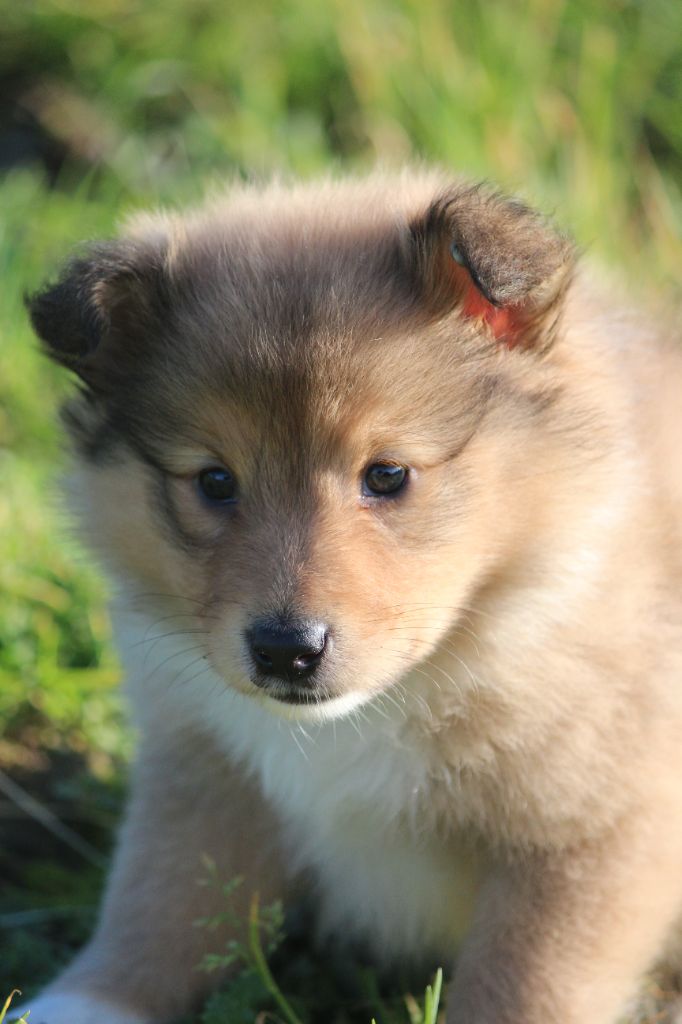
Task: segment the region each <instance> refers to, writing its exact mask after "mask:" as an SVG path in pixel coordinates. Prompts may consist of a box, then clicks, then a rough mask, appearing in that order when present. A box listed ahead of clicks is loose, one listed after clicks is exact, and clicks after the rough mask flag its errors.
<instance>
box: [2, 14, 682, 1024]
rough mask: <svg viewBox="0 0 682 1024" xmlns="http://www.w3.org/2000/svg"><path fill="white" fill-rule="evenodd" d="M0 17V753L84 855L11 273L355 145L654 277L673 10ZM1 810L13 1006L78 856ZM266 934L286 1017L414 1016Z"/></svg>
mask: <svg viewBox="0 0 682 1024" xmlns="http://www.w3.org/2000/svg"><path fill="white" fill-rule="evenodd" d="M0 14H1V15H2V24H3V31H2V34H1V35H0V96H2V97H3V101H2V103H1V104H0V157H1V156H2V154H3V152H12V151H13V150H12V146H14V142H13V140H14V139H15V138H16V130H17V125H18V126H19V127H20V128H21V130H22V131H25V132H28V136H29V137H30V139H32V140H33V141H34V142H35V143H36V147H37V149H36V152H37V151H38V149H39V148H40V146H42V147H43V150H45V152H48V154H49V155H48V156H47V157H45V158H44V159H43V160H42V161H38V162H36V161H35V160H34V161H33V162H30V161H29V162H28V163H27V164H26V165H20V164H19V163H17V162H16V161H15V162H13V163H12V161H10V164H11V166H9V167H8V169H7V171H6V172H5V173H4V175H3V177H2V178H0V281H2V288H1V290H0V364H1V366H2V372H1V373H0V479H1V480H2V488H0V595H1V600H0V769H2V770H3V771H4V772H5V773H7V774H9V775H10V776H11V778H12V779H13V780H14V781H15V782H18V783H19V784H20V785H21V786H23V787H24V788H25V789H26V790H27V791H29V792H30V794H31V795H33V796H34V797H35V798H37V799H38V800H40V801H41V803H42V804H44V805H46V806H47V807H48V808H49V809H50V811H51V812H52V814H53V815H54V816H55V817H56V818H57V820H59V821H62V822H63V823H64V824H66V825H67V826H68V827H70V828H72V829H73V830H74V831H76V832H77V833H78V834H79V835H80V836H82V837H83V838H85V839H86V840H87V842H88V843H89V844H90V845H91V846H92V847H94V848H95V849H96V850H97V851H99V852H100V853H101V854H103V855H105V856H106V855H107V854H108V851H109V849H110V845H111V836H112V828H113V824H114V822H115V820H116V816H117V813H118V810H119V808H120V805H121V799H122V791H123V782H122V778H123V770H124V765H125V763H126V761H127V759H128V757H129V754H130V748H131V740H130V736H129V734H128V732H127V730H126V728H125V725H124V723H123V717H122V714H121V710H120V707H119V703H118V698H117V695H116V689H115V683H116V680H117V677H118V668H117V664H116V660H115V656H114V654H113V652H112V650H111V645H110V638H109V627H108V622H107V617H106V611H105V606H106V585H105V583H104V582H103V581H102V579H101V577H100V575H99V574H98V573H97V571H96V570H95V569H94V568H93V566H92V564H91V562H90V560H89V559H88V558H87V556H84V555H83V553H82V552H81V551H80V550H79V547H78V544H77V543H76V541H75V540H74V538H72V537H71V536H70V535H69V532H68V527H67V525H66V523H67V517H66V516H65V514H64V513H63V511H62V510H61V507H60V502H59V498H58V496H57V487H56V481H57V479H58V477H59V475H60V473H61V472H62V468H63V465H64V457H63V453H62V451H61V447H60V442H59V439H58V434H57V432H56V431H55V428H54V423H55V416H56V409H57V406H58V404H59V400H60V397H61V396H62V395H63V394H64V392H65V390H66V389H67V387H68V382H67V381H66V380H65V376H64V375H63V374H61V373H59V372H57V371H56V370H55V369H54V368H53V367H51V366H50V365H48V363H47V362H46V361H45V360H43V359H42V358H41V357H40V356H39V354H38V352H37V348H36V345H35V343H34V341H33V339H32V338H31V335H30V332H29V329H28V325H27V323H26V318H25V315H24V311H23V304H22V295H23V292H24V291H25V289H27V288H29V289H30V288H32V287H35V286H36V285H37V284H38V282H39V281H40V280H41V279H42V278H43V277H44V276H45V275H47V274H49V273H51V272H52V271H53V269H54V268H55V267H56V265H57V264H58V263H59V261H60V259H61V258H62V256H63V254H64V253H65V252H66V251H67V250H68V249H69V247H71V246H72V245H74V244H75V243H77V242H78V241H79V240H81V239H85V238H92V237H97V236H102V235H108V234H110V233H111V232H112V231H114V230H115V225H116V223H117V222H118V221H120V220H121V219H122V218H123V217H124V216H125V214H126V213H127V212H129V211H131V210H133V209H136V208H139V207H143V206H146V205H149V204H156V203H159V202H173V203H180V202H184V201H191V200H192V199H195V198H197V197H198V196H199V195H200V194H201V193H202V191H203V190H204V188H205V187H207V186H210V185H211V184H212V183H213V182H215V181H216V180H218V179H220V178H221V177H223V176H225V175H227V176H235V175H236V176H240V175H245V174H256V175H267V174H270V173H272V172H278V171H282V172H285V173H288V172H291V173H294V174H298V175H312V174H316V173H319V172H323V171H326V170H328V169H330V168H331V169H333V170H338V169H340V168H341V169H343V168H349V167H350V168H354V169H362V168H364V167H367V166H369V165H371V164H372V163H373V162H374V161H375V160H377V159H380V160H381V161H383V162H384V163H387V164H389V165H390V164H393V165H395V164H400V163H403V162H405V161H406V160H414V159H427V160H432V161H438V162H442V163H445V164H446V165H449V166H452V167H453V168H456V169H457V170H460V171H464V172H466V173H469V174H473V175H478V176H484V177H489V178H492V179H494V180H496V181H498V182H500V183H501V184H502V185H504V186H505V187H507V188H508V189H511V190H514V191H520V192H521V193H522V194H524V195H525V196H526V197H527V198H529V199H531V200H532V201H533V202H535V203H539V204H540V205H541V206H543V207H544V208H545V209H547V210H549V211H554V212H555V214H556V216H557V218H558V220H559V221H560V223H561V224H562V225H563V226H564V227H566V228H567V229H569V230H571V231H572V232H573V233H574V234H575V236H576V237H577V238H578V240H579V241H580V243H581V244H582V245H583V246H584V247H585V248H586V249H588V250H589V251H590V252H591V253H592V254H593V256H594V257H595V258H597V259H598V260H600V261H602V262H603V263H605V264H607V265H614V266H618V267H619V268H620V270H621V272H622V273H623V274H624V275H625V276H626V277H628V278H629V279H630V280H632V281H634V282H635V283H636V286H637V287H643V288H654V289H665V288H667V289H670V288H674V286H675V282H676V281H677V280H678V279H679V266H680V265H681V263H682V241H681V239H682V230H681V228H682V200H681V192H680V187H681V184H682V180H681V179H682V175H681V169H682V5H680V4H679V3H678V2H676V0H647V3H646V4H643V3H639V2H636V0H596V2H588V0H511V2H494V0H493V2H490V0H489V2H486V0H471V2H470V3H466V4H463V3H454V2H449V0H343V2H342V0H328V2H326V3H324V4H320V3H319V2H318V0H253V2H252V3H250V4H248V5H244V4H239V3H237V2H236V0H166V2H165V3H163V4H150V3H147V2H145V0H116V2H115V3H114V0H98V2H97V3H91V2H90V0H53V2H50V0H33V2H31V3H24V4H16V3H13V4H12V3H10V2H9V0H0ZM12 105H13V106H12ZM10 107H12V109H13V110H14V112H15V114H14V115H13V117H14V119H13V120H12V119H11V118H9V115H8V114H7V111H8V110H9V109H10ZM12 133H14V134H12ZM38 143H39V144H40V145H39V146H38ZM41 152H42V150H41ZM0 808H1V809H2V811H3V815H2V818H0V877H2V878H3V883H4V884H3V886H2V891H1V892H0V992H9V991H11V989H12V988H13V986H14V985H17V984H18V985H20V986H22V988H24V989H25V990H26V992H27V994H29V995H30V990H31V989H35V988H37V987H39V986H40V985H41V984H42V983H43V982H44V981H45V980H47V978H48V977H49V976H50V975H51V974H52V973H53V972H54V971H55V970H56V969H57V968H58V967H59V966H60V965H61V964H62V963H63V962H65V961H66V960H67V959H68V958H69V956H70V955H71V953H72V951H73V950H74V949H75V948H76V947H77V946H78V945H79V944H80V943H81V942H82V941H83V938H84V936H85V935H86V934H87V932H88V930H89V928H90V926H91V924H92V920H93V914H94V908H95V906H96V903H97V899H98V894H99V890H100V887H101V881H102V872H101V869H100V868H98V867H97V866H96V864H94V863H92V862H91V861H89V860H87V859H86V858H84V857H83V856H82V854H81V853H78V852H77V851H76V850H74V849H72V848H71V847H69V846H68V845H67V844H66V843H65V842H64V841H63V838H60V837H59V836H58V835H55V834H53V833H50V832H48V831H46V830H45V828H44V827H43V826H42V825H40V824H38V823H37V822H35V821H31V820H30V818H29V817H28V816H27V815H26V813H25V811H24V810H21V809H20V808H18V807H16V805H15V804H14V803H13V802H12V801H10V800H9V798H8V797H7V796H5V797H3V798H2V802H1V803H0ZM285 949H286V945H285V947H283V949H282V951H281V953H280V954H277V955H276V958H275V959H276V961H277V959H278V957H279V960H278V975H277V976H278V978H279V979H280V981H279V984H280V987H281V988H282V990H283V991H285V992H286V996H287V997H288V996H289V992H290V991H292V992H297V991H298V992H301V991H302V992H303V993H304V1000H303V1002H304V1007H305V1013H306V1017H305V1020H306V1022H307V1021H308V1020H310V1021H312V1020H313V1019H315V1015H316V1013H317V1014H318V1015H319V1013H320V1007H323V1008H325V1012H326V1018H325V1019H326V1020H327V1021H332V1020H335V1021H343V1020H345V1019H346V1018H345V1017H344V1014H345V1013H346V1011H345V1009H344V1006H345V1003H344V999H345V996H344V994H343V992H344V991H345V989H348V988H350V989H351V990H352V992H353V995H352V999H353V1000H355V1004H356V1005H357V1006H358V1010H357V1013H358V1014H359V1019H361V1020H362V1021H363V1022H365V1024H366V1022H367V1021H368V1020H369V1019H371V1016H372V1014H373V1013H374V1014H375V1015H376V1017H377V1021H378V1024H396V1022H398V1021H404V1020H406V1019H411V1020H412V1024H415V1021H416V1019H417V1018H414V1017H411V1016H410V1014H409V1013H408V1011H407V1008H406V1007H405V1003H404V1000H402V999H399V1000H398V1002H397V1003H393V1004H384V1001H383V995H382V994H381V993H380V992H379V990H378V989H377V984H376V979H373V978H372V977H371V976H364V975H362V971H359V972H356V974H354V975H353V981H352V984H350V983H349V984H346V982H347V981H348V975H349V973H353V972H352V971H351V970H350V968H349V969H348V970H346V969H345V968H344V970H346V974H345V975H344V977H345V981H344V984H341V985H339V984H338V983H337V982H338V979H337V978H336V977H332V973H333V972H332V971H331V970H330V968H329V967H328V965H326V964H322V963H320V962H319V961H317V960H315V955H314V954H313V953H312V952H305V953H301V952H300V951H296V952H295V953H292V954H289V953H285V952H284V951H285ZM344 970H341V972H340V973H341V974H343V973H344ZM353 970H354V969H353ZM337 973H338V972H337ZM344 985H345V989H344ZM240 986H241V988H240ZM249 986H251V988H249ZM256 991H257V992H259V993H260V994H259V995H258V994H255V993H256ZM235 993H236V995H235ZM240 993H241V995H240ZM262 997H263V992H262V987H261V989H258V990H256V989H255V988H254V982H253V979H251V980H250V981H249V980H248V976H247V980H243V981H241V982H240V983H239V985H238V986H235V987H234V988H233V990H232V995H230V994H228V993H222V994H221V995H220V996H217V997H215V1000H214V1001H213V1002H212V1004H210V1005H209V1006H207V1008H206V1010H205V1013H204V1021H205V1024H222V1022H224V1021H225V1020H226V1019H229V1020H230V1021H231V1022H232V1021H234V1020H238V1019H242V1020H244V1021H245V1024H246V1022H247V1021H252V1020H253V1019H254V1018H255V1016H256V1013H257V1012H258V1009H259V1008H260V1005H261V1004H260V1003H259V1002H258V1000H259V999H261V998H262ZM230 1000H232V1002H231V1003H230ZM235 1000H236V1002H237V1003H239V1000H241V1003H239V1007H238V1008H237V1009H238V1011H239V1013H240V1014H241V1017H239V1016H238V1015H235V1014H236V1013H237V1011H236V1010H235V1005H236V1003H235ZM661 1002H662V999H659V998H658V996H656V995H655V994H654V995H653V996H651V998H650V1001H649V1004H648V1005H649V1010H647V1011H646V1015H645V1016H640V1017H639V1018H638V1020H641V1021H643V1020H645V1019H653V1016H654V1013H655V1012H658V1010H659V1009H660V1005H661ZM379 1003H382V1005H383V1010H382V1009H377V1008H376V1007H377V1005H378V1004H379ZM410 1005H412V1011H413V1013H415V1012H416V1009H415V1007H416V1004H410ZM316 1007H317V1009H316ZM333 1007H337V1009H336V1010H333V1009H332V1008H333ZM406 1014H407V1017H406ZM647 1015H648V1016H647ZM424 1020H426V1017H425V1018H424Z"/></svg>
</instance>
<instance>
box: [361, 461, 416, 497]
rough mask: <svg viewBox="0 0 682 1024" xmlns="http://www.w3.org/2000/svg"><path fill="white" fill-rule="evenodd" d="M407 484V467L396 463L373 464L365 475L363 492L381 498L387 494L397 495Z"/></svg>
mask: <svg viewBox="0 0 682 1024" xmlns="http://www.w3.org/2000/svg"><path fill="white" fill-rule="evenodd" d="M406 482H407V467H406V466H397V465H396V464H395V463H394V462H373V463H372V465H371V466H370V467H369V468H368V469H367V472H366V473H365V478H364V480H363V482H362V492H363V494H365V495H371V496H372V497H378V498H381V497H383V496H384V495H385V494H395V493H396V491H399V490H400V489H401V488H402V487H404V486H405V483H406Z"/></svg>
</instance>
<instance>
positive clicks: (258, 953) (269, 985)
mask: <svg viewBox="0 0 682 1024" xmlns="http://www.w3.org/2000/svg"><path fill="white" fill-rule="evenodd" d="M206 867H207V869H208V877H207V879H205V880H204V881H203V882H202V884H204V885H211V886H216V887H218V888H219V889H220V891H221V892H222V895H223V896H224V898H225V901H226V904H227V905H226V908H225V909H224V910H222V911H220V912H219V913H218V914H214V915H212V916H211V917H206V918H202V919H201V920H199V921H198V922H197V924H198V925H199V926H204V927H207V928H217V927H219V926H221V925H227V926H229V927H230V928H233V929H234V930H235V931H236V932H241V933H242V934H243V933H244V923H243V922H242V921H241V920H240V919H239V916H238V914H237V913H236V911H235V909H234V907H233V904H232V897H233V896H234V893H235V891H236V890H237V889H238V888H239V887H240V886H241V885H242V883H243V879H242V878H241V877H239V876H238V877H236V878H233V879H231V880H230V881H229V882H221V881H220V879H219V878H218V874H217V869H216V866H215V864H214V863H213V861H210V860H207V861H206ZM283 924H284V915H283V912H282V904H281V902H280V901H279V900H277V901H275V902H274V903H271V904H269V905H268V906H266V907H261V905H260V894H259V893H258V891H255V892H254V893H253V894H252V896H251V901H250V904H249V916H248V922H247V927H246V938H245V939H237V938H234V939H229V940H228V942H227V943H226V946H225V950H224V952H222V953H208V954H207V955H206V956H205V957H204V959H203V961H202V962H201V965H200V966H201V969H202V970H204V971H216V970H224V969H226V968H228V967H233V966H234V965H235V964H241V966H242V969H243V973H246V974H247V975H251V976H255V977H257V978H258V979H259V980H260V982H261V983H262V986H263V988H264V989H265V990H266V992H267V993H268V994H269V995H270V997H271V998H272V999H273V1001H274V1002H275V1004H276V1005H277V1007H278V1008H279V1010H280V1011H281V1013H282V1014H283V1016H284V1018H285V1020H286V1021H287V1022H288V1024H302V1021H301V1019H300V1018H299V1016H298V1014H297V1013H296V1012H295V1011H294V1009H293V1007H292V1006H291V1004H290V1002H289V1000H288V999H287V998H286V996H285V995H284V993H283V992H282V990H281V989H280V987H279V985H278V984H277V982H276V981H275V979H274V977H273V975H272V972H271V970H270V968H269V967H268V964H267V957H268V956H271V955H272V954H273V953H274V952H275V950H276V949H277V947H278V946H279V945H280V944H281V942H282V939H283V938H284V932H283Z"/></svg>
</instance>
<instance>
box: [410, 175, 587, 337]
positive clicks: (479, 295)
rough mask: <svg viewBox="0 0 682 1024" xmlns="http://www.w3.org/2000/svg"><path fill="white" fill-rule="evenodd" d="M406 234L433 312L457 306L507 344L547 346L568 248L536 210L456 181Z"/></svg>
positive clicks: (569, 264)
mask: <svg viewBox="0 0 682 1024" xmlns="http://www.w3.org/2000/svg"><path fill="white" fill-rule="evenodd" d="M411 233H412V238H413V240H414V243H415V245H416V250H417V260H418V265H419V276H420V278H421V281H422V285H423V287H424V289H425V292H426V297H427V301H428V303H429V305H430V306H432V308H433V310H434V313H435V314H436V315H444V314H445V313H447V312H449V311H451V310H453V309H456V310H457V311H458V312H459V313H460V315H461V316H462V317H464V319H465V320H467V321H470V322H474V323H476V324H479V325H480V326H481V329H483V330H486V331H488V332H489V334H490V335H491V336H492V338H494V339H495V340H496V341H497V342H499V343H500V344H501V345H504V346H506V347H507V348H510V349H511V348H517V347H522V348H528V349H530V348H534V349H545V348H547V347H549V345H550V344H551V342H552V340H553V337H554V335H555V333H556V327H557V324H558V320H559V316H560V312H561V306H562V299H563V296H564V294H565V292H566V289H567V287H568V284H569V283H570V280H571V274H572V271H573V267H574V265H575V249H574V247H573V245H572V244H571V243H570V242H569V241H568V239H566V238H565V237H564V236H562V235H561V234H560V233H558V232H557V231H556V230H555V229H554V228H552V227H551V226H550V225H549V224H548V222H547V221H546V220H545V219H544V218H543V217H542V216H541V215H540V214H538V213H536V212H535V211H533V210H531V209H530V208H529V207H527V206H525V205H524V204H523V203H521V202H519V201H518V200H514V199H507V198H506V197H504V196H501V195H500V194H499V193H496V192H494V191H492V190H488V189H486V188H485V187H483V186H473V187H472V186H470V185H466V186H459V187H457V186H455V187H453V188H452V189H450V190H448V191H446V192H444V193H443V194H442V195H440V196H439V197H437V198H436V199H435V200H434V201H433V202H432V203H431V205H430V206H429V208H428V209H427V211H426V213H425V214H424V215H422V216H421V217H418V218H416V219H415V220H414V221H413V222H412V224H411Z"/></svg>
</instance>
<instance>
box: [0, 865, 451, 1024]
mask: <svg viewBox="0 0 682 1024" xmlns="http://www.w3.org/2000/svg"><path fill="white" fill-rule="evenodd" d="M205 865H206V869H207V876H206V878H204V879H202V880H201V883H200V884H202V885H205V886H211V887H212V888H216V889H217V890H218V891H219V892H220V893H221V895H222V897H223V898H224V901H225V906H224V909H223V910H221V911H219V912H218V913H217V914H214V915H211V916H210V917H205V918H201V919H200V920H199V921H197V922H196V923H197V925H198V926H199V927H205V928H209V929H215V928H218V927H224V926H227V927H228V928H229V929H230V930H231V931H232V932H233V933H234V934H236V935H240V936H241V937H240V938H231V939H229V940H228V941H227V942H226V944H225V948H224V950H223V951H222V952H220V953H209V954H207V955H206V956H205V957H204V959H203V960H202V962H201V964H200V965H199V966H200V968H201V969H202V970H204V971H209V972H213V971H216V970H225V969H227V968H230V967H235V966H236V965H237V966H240V967H241V971H240V973H239V974H238V975H237V976H236V977H235V978H234V980H233V981H232V983H231V985H230V987H229V989H228V991H227V992H224V993H218V995H217V997H216V998H215V999H214V1000H212V1001H210V1002H209V1005H208V1008H207V1011H206V1012H205V1013H204V1016H203V1018H202V1020H203V1024H223V1022H224V1021H226V1020H229V1021H230V1024H233V1022H234V1021H239V1022H240V1024H241V1022H242V1021H243V1022H244V1024H247V1022H248V1024H252V1022H253V1021H254V1019H257V1020H261V1019H263V1018H262V1014H261V1013H259V1010H258V1009H257V1007H258V1005H259V1003H260V1004H261V1006H262V1001H263V999H264V998H266V997H268V996H269V997H270V999H271V1000H272V1002H273V1003H274V1005H275V1006H276V1007H277V1009H278V1010H279V1012H280V1013H281V1015H282V1018H283V1019H284V1020H285V1021H286V1022H287V1024H305V1020H304V1019H302V1018H301V1016H299V1014H298V1013H297V1012H296V1010H295V1009H294V1007H293V1006H292V1005H291V1002H290V1001H289V999H288V998H287V997H286V996H285V994H284V992H283V991H282V989H281V988H280V986H279V985H278V983H277V982H276V980H275V978H274V976H273V974H272V971H271V970H270V968H269V966H268V963H267V958H268V957H270V956H271V955H272V954H273V953H274V952H275V951H276V950H277V949H278V948H279V946H280V945H281V943H282V941H283V939H284V930H283V924H284V917H283V912H282V904H281V903H280V902H279V901H276V902H274V903H271V904H269V905H268V906H265V907H261V904H260V896H259V893H258V892H254V893H253V895H252V896H251V900H250V903H249V912H248V919H247V920H246V921H244V920H242V918H241V917H240V915H239V913H238V912H237V910H236V909H235V907H234V894H235V892H236V891H237V890H238V889H239V888H240V886H241V885H242V884H243V879H242V878H241V877H236V878H233V879H231V880H230V881H229V882H223V881H222V880H221V879H220V877H219V875H218V871H217V868H216V865H215V863H214V862H213V861H211V860H209V859H206V861H205ZM442 985H443V971H442V970H441V969H440V968H439V969H438V971H437V972H436V975H435V978H434V981H433V985H428V986H427V988H426V993H425V996H424V1006H423V1008H422V1007H420V1006H419V1004H418V1003H417V1001H416V999H414V998H413V997H412V996H406V997H405V1008H406V1009H407V1014H408V1017H409V1021H410V1024H437V1017H438V1006H439V1003H440V996H441V989H442ZM376 995H377V999H376V1002H377V1003H378V1001H379V1000H378V992H377V993H376ZM373 1001H375V1000H373ZM377 1008H378V1007H377ZM399 1016H400V1018H401V1019H402V1014H400V1015H399ZM383 1017H384V1011H383V1008H382V1019H383ZM387 1020H390V1021H391V1022H392V1021H393V1020H394V1017H393V1015H392V1014H390V1016H388V1017H387ZM0 1024H2V1022H1V1021H0ZM372 1024H377V1022H376V1019H374V1018H373V1019H372Z"/></svg>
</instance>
